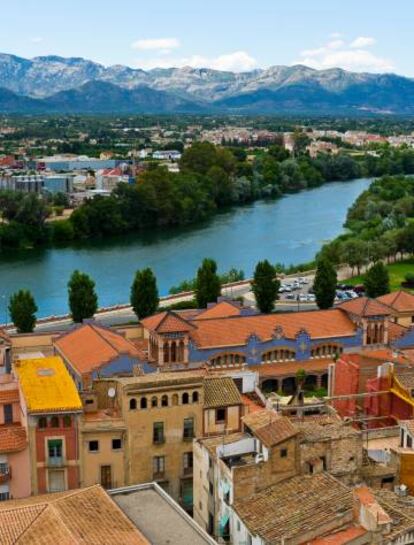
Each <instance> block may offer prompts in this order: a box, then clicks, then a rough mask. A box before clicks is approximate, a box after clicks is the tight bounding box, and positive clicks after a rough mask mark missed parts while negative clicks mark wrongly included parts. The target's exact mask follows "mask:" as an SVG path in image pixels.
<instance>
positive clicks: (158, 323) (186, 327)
mask: <svg viewBox="0 0 414 545" xmlns="http://www.w3.org/2000/svg"><path fill="white" fill-rule="evenodd" d="M141 324H142V325H143V326H144V327H145V329H149V330H152V331H156V332H157V333H185V332H187V331H191V330H192V329H194V326H193V325H192V324H190V323H189V322H188V321H187V320H185V319H184V318H181V316H179V315H178V314H177V313H175V312H172V311H170V310H167V311H164V312H160V313H159V314H154V316H149V317H148V318H144V319H143V320H141Z"/></svg>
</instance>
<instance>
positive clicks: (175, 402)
mask: <svg viewBox="0 0 414 545" xmlns="http://www.w3.org/2000/svg"><path fill="white" fill-rule="evenodd" d="M172 404H173V406H174V407H176V406H177V405H178V394H173V396H172Z"/></svg>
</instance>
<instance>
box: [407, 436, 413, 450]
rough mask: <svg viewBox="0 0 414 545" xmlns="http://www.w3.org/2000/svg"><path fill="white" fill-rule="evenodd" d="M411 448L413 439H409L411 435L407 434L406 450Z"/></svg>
mask: <svg viewBox="0 0 414 545" xmlns="http://www.w3.org/2000/svg"><path fill="white" fill-rule="evenodd" d="M412 446H413V438H412V437H411V435H408V434H407V448H412Z"/></svg>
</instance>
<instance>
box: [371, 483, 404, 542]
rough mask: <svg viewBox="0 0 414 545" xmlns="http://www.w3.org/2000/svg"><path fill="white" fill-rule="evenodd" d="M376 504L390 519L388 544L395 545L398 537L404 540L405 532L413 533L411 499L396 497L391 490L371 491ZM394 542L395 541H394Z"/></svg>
mask: <svg viewBox="0 0 414 545" xmlns="http://www.w3.org/2000/svg"><path fill="white" fill-rule="evenodd" d="M372 493H373V494H374V495H375V498H376V500H377V501H378V503H379V504H380V505H381V507H383V509H385V511H386V512H387V514H388V515H389V516H390V517H391V518H392V521H393V524H392V525H391V532H390V533H389V534H387V540H388V542H389V543H396V542H397V539H398V538H399V537H401V538H403V539H406V535H407V531H409V532H413V531H414V506H413V504H412V497H411V496H408V497H406V498H404V497H400V496H397V494H395V493H394V492H391V490H385V489H383V488H382V489H378V490H373V491H372ZM394 540H395V541H394Z"/></svg>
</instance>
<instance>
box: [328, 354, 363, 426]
mask: <svg viewBox="0 0 414 545" xmlns="http://www.w3.org/2000/svg"><path fill="white" fill-rule="evenodd" d="M358 385H359V368H358V367H357V366H355V365H354V364H353V363H351V362H348V361H346V360H343V359H341V358H340V359H339V360H338V361H337V362H336V364H335V385H334V392H333V395H336V396H340V395H349V394H356V393H358ZM334 407H335V409H336V410H337V411H338V412H339V414H340V415H341V416H343V417H344V416H351V415H353V414H354V412H355V409H356V401H355V400H354V399H341V400H337V401H335V402H334Z"/></svg>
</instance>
